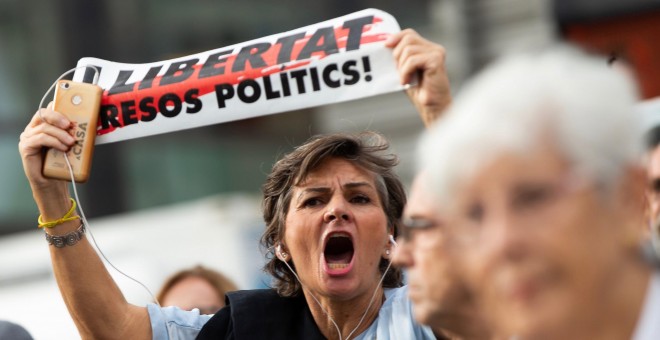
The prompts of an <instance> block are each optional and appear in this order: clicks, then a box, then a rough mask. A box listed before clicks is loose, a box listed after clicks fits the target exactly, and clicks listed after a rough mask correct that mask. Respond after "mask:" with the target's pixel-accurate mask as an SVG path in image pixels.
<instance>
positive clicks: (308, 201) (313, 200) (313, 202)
mask: <svg viewBox="0 0 660 340" xmlns="http://www.w3.org/2000/svg"><path fill="white" fill-rule="evenodd" d="M321 203H323V201H321V199H319V198H317V197H312V198H308V199H306V200H304V201H303V204H302V205H303V207H315V206H317V205H320V204H321Z"/></svg>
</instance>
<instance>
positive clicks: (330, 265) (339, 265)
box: [328, 263, 348, 269]
mask: <svg viewBox="0 0 660 340" xmlns="http://www.w3.org/2000/svg"><path fill="white" fill-rule="evenodd" d="M346 267H348V263H328V268H330V269H344V268H346Z"/></svg>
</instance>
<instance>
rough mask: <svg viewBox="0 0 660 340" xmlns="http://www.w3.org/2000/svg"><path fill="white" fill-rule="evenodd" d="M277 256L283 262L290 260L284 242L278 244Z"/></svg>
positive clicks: (276, 248) (276, 247)
mask: <svg viewBox="0 0 660 340" xmlns="http://www.w3.org/2000/svg"><path fill="white" fill-rule="evenodd" d="M275 256H277V258H278V259H280V261H282V262H288V261H289V254H288V253H287V252H286V250H285V248H284V247H283V246H282V243H278V244H277V246H275Z"/></svg>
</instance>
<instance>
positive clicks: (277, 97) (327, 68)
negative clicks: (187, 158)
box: [73, 9, 402, 144]
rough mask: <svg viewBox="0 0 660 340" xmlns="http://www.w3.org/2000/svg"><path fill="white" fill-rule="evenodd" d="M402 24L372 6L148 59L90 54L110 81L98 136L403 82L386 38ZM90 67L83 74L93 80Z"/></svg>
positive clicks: (155, 129) (278, 108)
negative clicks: (114, 58)
mask: <svg viewBox="0 0 660 340" xmlns="http://www.w3.org/2000/svg"><path fill="white" fill-rule="evenodd" d="M399 30H400V28H399V24H398V23H397V22H396V20H395V19H394V18H393V17H392V16H391V15H389V14H388V13H386V12H383V11H380V10H377V9H366V10H363V11H359V12H355V13H352V14H349V15H346V16H343V17H339V18H336V19H332V20H329V21H325V22H321V23H318V24H315V25H311V26H307V27H303V28H300V29H296V30H292V31H289V32H285V33H280V34H275V35H271V36H268V37H265V38H261V39H255V40H252V41H248V42H245V43H241V44H236V45H232V46H228V47H224V48H219V49H215V50H211V51H207V52H202V53H198V54H193V55H190V56H186V57H181V58H176V59H171V60H166V61H159V62H154V63H147V64H124V63H116V62H112V61H107V60H102V59H97V58H82V59H80V61H79V62H78V66H83V65H93V66H96V67H97V68H99V69H100V71H101V72H100V77H99V82H98V84H99V86H101V87H102V88H103V89H104V92H103V98H102V101H101V112H100V117H99V127H98V137H97V138H96V144H103V143H111V142H117V141H122V140H127V139H131V138H138V137H143V136H149V135H155V134H160V133H166V132H171V131H178V130H183V129H190V128H194V127H199V126H205V125H210V124H218V123H223V122H229V121H233V120H238V119H245V118H251V117H257V116H263V115H268V114H273V113H279V112H284V111H290V110H295V109H301V108H306V107H313V106H319V105H324V104H330V103H337V102H342V101H347V100H352V99H358V98H364V97H369V96H373V95H378V94H383V93H388V92H393V91H397V90H400V89H402V86H401V85H400V84H399V77H398V73H397V70H396V64H395V63H394V59H393V56H392V51H391V50H390V49H389V48H387V47H385V46H384V42H385V40H386V39H387V38H388V37H389V36H390V35H391V34H393V33H396V32H398V31H399ZM93 75H94V72H93V70H92V69H91V68H86V69H85V68H83V69H79V70H77V71H76V73H75V74H74V78H73V80H74V81H86V82H90V81H91V79H92V78H93Z"/></svg>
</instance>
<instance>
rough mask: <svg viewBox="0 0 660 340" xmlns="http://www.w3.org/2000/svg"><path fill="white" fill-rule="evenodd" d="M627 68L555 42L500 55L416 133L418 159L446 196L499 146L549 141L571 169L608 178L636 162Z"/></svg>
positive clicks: (517, 149)
mask: <svg viewBox="0 0 660 340" xmlns="http://www.w3.org/2000/svg"><path fill="white" fill-rule="evenodd" d="M630 78H631V77H630V76H629V75H628V74H625V73H624V72H622V71H621V70H620V69H614V68H611V67H609V66H608V65H607V63H606V60H605V58H602V59H599V58H596V57H594V56H588V55H586V54H585V53H583V52H582V51H580V50H578V49H577V48H574V47H570V46H566V45H561V46H555V47H553V48H551V49H548V50H545V51H543V52H535V53H524V54H518V55H512V56H509V57H507V58H504V59H502V60H500V61H498V62H497V63H495V64H494V65H492V66H491V67H489V68H487V69H486V70H485V71H484V72H482V73H481V74H480V75H479V76H477V77H476V78H475V79H473V81H471V82H470V83H469V84H468V85H467V86H466V87H465V88H464V90H463V91H461V93H460V94H459V96H458V97H457V98H456V99H455V101H454V103H453V104H452V106H451V107H450V108H449V109H448V111H447V112H446V113H445V116H444V117H443V118H442V119H440V120H439V121H438V122H437V123H436V124H435V125H434V126H433V127H432V128H431V129H429V130H428V131H427V132H426V133H425V134H424V135H423V136H422V138H421V140H420V144H419V148H418V154H417V156H418V166H419V167H421V168H424V169H426V170H428V171H429V173H430V180H431V181H432V182H431V183H432V185H433V187H434V190H433V191H434V194H436V196H437V197H438V198H439V199H440V200H443V202H445V203H447V200H449V199H450V198H451V197H452V196H453V194H454V191H455V190H456V186H457V185H458V184H460V183H461V182H462V181H465V180H468V179H469V178H470V177H471V176H473V175H474V174H475V172H476V171H478V170H480V169H481V168H483V167H484V166H486V165H487V163H488V162H490V161H492V160H493V159H494V157H497V156H498V155H501V153H503V152H513V153H523V152H526V151H531V150H532V148H535V147H539V146H540V145H539V144H540V143H542V142H546V143H547V142H548V137H551V138H552V139H551V142H554V143H556V146H557V148H558V150H559V151H560V152H562V154H563V155H564V156H565V157H566V159H567V160H568V161H569V162H571V163H572V165H573V167H574V170H576V171H578V172H580V173H582V174H586V175H589V176H592V178H595V179H596V180H598V181H600V182H603V183H606V184H607V183H611V182H612V181H613V180H616V179H617V178H618V176H619V175H620V174H621V173H622V170H623V168H624V167H625V166H627V165H629V164H639V161H638V160H639V157H640V155H641V150H642V143H641V141H642V138H641V134H640V132H641V129H640V127H641V124H640V123H639V122H638V119H637V115H636V114H635V104H636V102H637V101H638V97H637V89H636V87H635V85H634V82H633V81H632V79H630Z"/></svg>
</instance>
